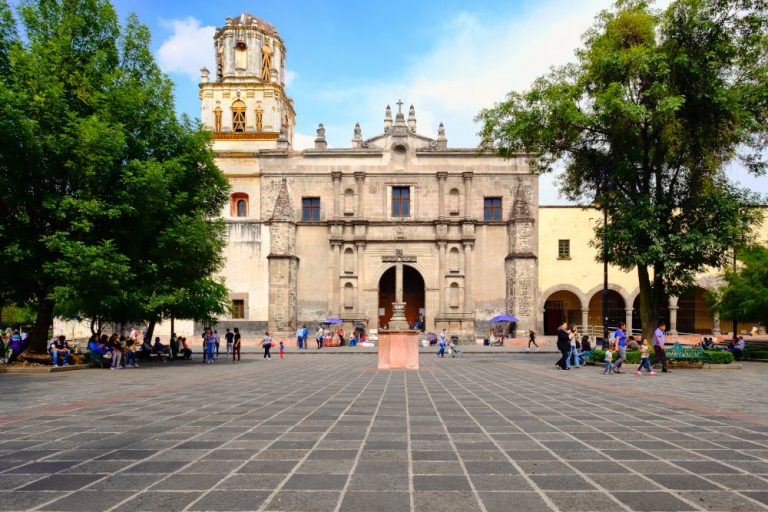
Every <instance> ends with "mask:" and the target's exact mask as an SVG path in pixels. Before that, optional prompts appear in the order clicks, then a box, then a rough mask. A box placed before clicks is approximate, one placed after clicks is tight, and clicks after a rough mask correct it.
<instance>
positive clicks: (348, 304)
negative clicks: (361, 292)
mask: <svg viewBox="0 0 768 512" xmlns="http://www.w3.org/2000/svg"><path fill="white" fill-rule="evenodd" d="M354 307H355V289H354V287H353V286H352V283H347V284H345V285H344V309H354Z"/></svg>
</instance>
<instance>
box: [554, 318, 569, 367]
mask: <svg viewBox="0 0 768 512" xmlns="http://www.w3.org/2000/svg"><path fill="white" fill-rule="evenodd" d="M557 350H559V351H560V359H558V360H557V362H556V363H555V368H557V369H558V370H570V368H569V367H568V366H567V365H566V361H567V360H568V353H569V352H570V351H571V337H570V335H569V333H568V322H563V323H562V324H561V325H560V327H559V328H558V329H557Z"/></svg>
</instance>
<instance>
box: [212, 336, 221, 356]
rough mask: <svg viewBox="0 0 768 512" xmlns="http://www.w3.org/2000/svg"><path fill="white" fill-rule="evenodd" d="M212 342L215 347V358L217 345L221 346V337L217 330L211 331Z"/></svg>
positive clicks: (217, 349)
mask: <svg viewBox="0 0 768 512" xmlns="http://www.w3.org/2000/svg"><path fill="white" fill-rule="evenodd" d="M213 344H214V346H215V347H216V359H218V358H219V346H221V338H220V337H219V332H218V331H213Z"/></svg>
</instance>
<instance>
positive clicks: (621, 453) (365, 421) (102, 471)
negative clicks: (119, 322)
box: [0, 351, 768, 512]
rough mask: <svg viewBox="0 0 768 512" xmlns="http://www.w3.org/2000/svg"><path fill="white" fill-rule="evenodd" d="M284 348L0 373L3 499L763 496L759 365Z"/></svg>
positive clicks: (161, 505) (492, 504)
mask: <svg viewBox="0 0 768 512" xmlns="http://www.w3.org/2000/svg"><path fill="white" fill-rule="evenodd" d="M555 358H556V356H554V355H553V354H544V353H538V354H509V353H495V354H467V355H466V357H464V358H463V359H446V360H438V359H437V358H435V357H434V356H433V355H432V354H422V357H421V369H420V370H419V371H408V372H405V371H378V370H377V369H376V356H375V355H374V354H360V355H351V354H324V355H319V354H301V355H298V354H295V353H293V352H292V351H289V352H288V354H287V357H286V359H284V360H279V359H277V360H272V361H264V360H261V359H260V358H259V357H258V356H257V355H256V354H246V356H245V358H244V360H243V362H242V363H241V364H238V365H233V364H230V363H228V362H227V361H225V360H223V358H222V359H220V360H219V361H218V362H217V364H213V365H205V366H201V365H200V363H199V358H198V359H197V360H195V361H193V362H186V361H180V362H177V363H174V364H170V365H159V364H156V363H150V364H147V365H144V366H143V367H142V368H141V369H132V370H121V371H116V372H115V371H113V372H109V371H100V370H88V371H73V372H62V373H52V374H45V375H10V374H6V375H3V376H2V377H0V378H2V386H3V390H4V393H3V394H2V396H1V397H0V426H2V437H1V438H0V488H2V490H1V491H0V510H78V511H86V510H263V511H306V512H313V511H314V512H320V511H369V512H374V511H388V512H389V511H400V510H403V511H432V510H435V511H437V510H441V511H443V510H460V511H474V510H479V511H485V512H494V511H509V510H522V511H539V510H568V511H576V510H578V511H588V510H596V511H601V510H638V511H688V510H692V511H704V510H707V511H713V510H721V511H753V510H766V509H768V491H766V490H765V489H766V484H767V483H768V433H766V426H768V400H766V398H765V396H764V394H762V393H761V391H760V389H761V385H762V384H763V383H764V378H763V372H764V366H763V365H762V364H761V363H743V365H742V366H743V368H742V369H741V370H693V369H679V370H675V371H674V372H673V373H671V374H665V375H659V376H655V377H649V376H643V377H638V376H635V375H633V374H628V375H615V376H604V375H602V374H601V373H600V370H599V369H598V368H595V367H585V368H582V369H579V370H573V371H570V372H556V371H555V370H554V369H553V368H552V363H553V362H554V359H555Z"/></svg>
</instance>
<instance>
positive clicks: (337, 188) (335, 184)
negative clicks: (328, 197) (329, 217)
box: [331, 171, 343, 219]
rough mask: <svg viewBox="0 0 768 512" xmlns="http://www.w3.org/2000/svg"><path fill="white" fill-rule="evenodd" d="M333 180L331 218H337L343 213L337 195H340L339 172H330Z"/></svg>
mask: <svg viewBox="0 0 768 512" xmlns="http://www.w3.org/2000/svg"><path fill="white" fill-rule="evenodd" d="M331 179H332V180H333V218H334V219H336V218H339V217H341V216H342V215H343V213H342V211H341V208H340V206H339V197H341V173H340V172H338V171H334V172H332V173H331Z"/></svg>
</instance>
